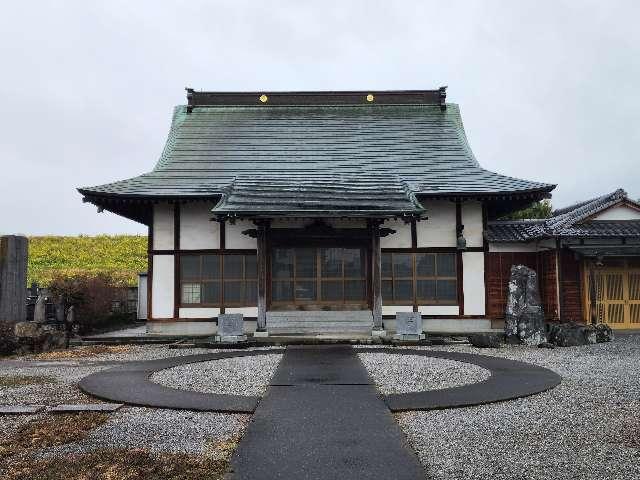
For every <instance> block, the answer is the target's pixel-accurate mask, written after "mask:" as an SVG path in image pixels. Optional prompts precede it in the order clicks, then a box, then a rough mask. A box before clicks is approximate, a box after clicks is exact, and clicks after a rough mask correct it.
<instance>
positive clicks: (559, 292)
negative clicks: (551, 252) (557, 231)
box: [556, 238, 564, 321]
mask: <svg viewBox="0 0 640 480" xmlns="http://www.w3.org/2000/svg"><path fill="white" fill-rule="evenodd" d="M556 300H557V303H556V305H557V308H558V320H559V321H562V319H563V315H564V312H563V303H564V302H563V299H562V242H561V240H560V239H559V238H556Z"/></svg>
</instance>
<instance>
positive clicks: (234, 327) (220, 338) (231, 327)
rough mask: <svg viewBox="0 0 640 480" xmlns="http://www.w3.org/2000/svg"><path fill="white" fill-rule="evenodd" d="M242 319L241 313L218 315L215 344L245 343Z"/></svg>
mask: <svg viewBox="0 0 640 480" xmlns="http://www.w3.org/2000/svg"><path fill="white" fill-rule="evenodd" d="M246 340H247V336H246V335H245V334H244V318H243V316H242V314H241V313H221V314H220V315H218V334H217V335H216V341H217V342H229V343H237V342H245V341H246Z"/></svg>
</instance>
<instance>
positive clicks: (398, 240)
mask: <svg viewBox="0 0 640 480" xmlns="http://www.w3.org/2000/svg"><path fill="white" fill-rule="evenodd" d="M382 227H383V228H392V229H394V230H395V231H396V233H394V234H392V235H387V236H386V237H382V238H381V239H380V247H381V248H411V224H410V223H405V222H404V221H403V220H387V221H385V222H384V224H383V225H382Z"/></svg>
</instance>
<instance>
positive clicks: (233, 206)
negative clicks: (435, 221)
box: [213, 175, 424, 216]
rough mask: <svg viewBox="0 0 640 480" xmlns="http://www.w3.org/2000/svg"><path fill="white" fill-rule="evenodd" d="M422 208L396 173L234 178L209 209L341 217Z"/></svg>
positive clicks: (219, 211)
mask: <svg viewBox="0 0 640 480" xmlns="http://www.w3.org/2000/svg"><path fill="white" fill-rule="evenodd" d="M423 210H424V209H423V208H422V206H421V205H420V204H419V203H418V201H417V200H416V198H415V196H414V195H413V194H412V193H411V192H410V190H409V189H408V187H407V185H406V184H404V182H402V180H400V179H399V178H398V177H396V176H394V175H391V176H385V177H383V178H381V177H379V176H376V175H339V176H320V175H313V176H311V177H309V176H300V175H293V176H289V177H286V178H281V177H264V176H253V177H252V176H248V175H247V176H245V175H243V176H240V177H237V178H236V180H235V181H234V182H233V184H232V185H231V186H230V187H229V189H228V191H227V192H226V193H225V194H223V197H222V200H221V201H220V203H218V205H217V206H216V207H215V208H214V209H213V213H217V214H226V215H240V214H243V213H247V212H251V213H253V214H254V215H264V216H274V215H295V214H296V213H299V214H303V215H305V216H340V215H341V214H344V213H346V212H349V215H350V216H354V215H361V216H367V215H376V214H386V215H394V216H396V215H397V216H400V215H403V214H419V213H421V212H422V211H423Z"/></svg>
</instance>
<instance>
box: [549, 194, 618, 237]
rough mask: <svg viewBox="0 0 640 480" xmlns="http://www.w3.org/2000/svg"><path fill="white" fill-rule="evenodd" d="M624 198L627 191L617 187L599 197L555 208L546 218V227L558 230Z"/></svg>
mask: <svg viewBox="0 0 640 480" xmlns="http://www.w3.org/2000/svg"><path fill="white" fill-rule="evenodd" d="M626 198H627V192H625V191H624V190H623V189H621V188H619V189H618V190H616V191H615V192H612V193H609V194H607V195H602V196H601V197H596V198H592V199H591V200H587V201H586V202H581V203H578V204H576V205H572V206H570V207H566V208H563V209H559V210H556V211H555V212H553V216H552V217H551V218H549V219H548V220H547V228H549V229H550V230H551V231H558V232H560V231H562V229H563V228H564V227H568V226H571V225H573V224H575V223H577V222H580V221H582V220H585V219H587V218H589V217H590V216H592V215H594V214H596V213H598V212H600V211H602V210H604V209H605V208H608V207H610V206H612V205H615V204H616V203H618V202H620V201H621V200H625V199H626Z"/></svg>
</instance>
